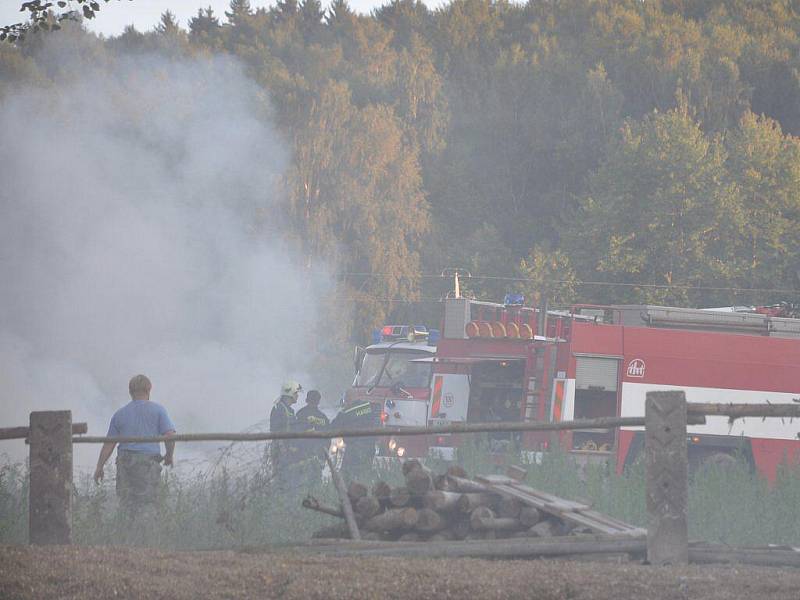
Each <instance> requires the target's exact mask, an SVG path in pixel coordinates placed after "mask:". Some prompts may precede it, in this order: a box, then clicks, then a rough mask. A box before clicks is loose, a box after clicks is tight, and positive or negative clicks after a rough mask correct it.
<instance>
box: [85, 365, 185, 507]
mask: <svg viewBox="0 0 800 600" xmlns="http://www.w3.org/2000/svg"><path fill="white" fill-rule="evenodd" d="M151 388H152V384H151V383H150V380H149V379H148V378H147V377H146V376H144V375H136V376H135V377H133V378H132V379H131V380H130V383H129V384H128V390H129V392H130V395H131V401H130V402H129V403H128V404H126V405H125V406H123V407H122V408H120V409H119V410H118V411H117V412H115V413H114V416H113V417H111V424H110V425H109V427H108V435H107V437H130V436H142V437H152V436H159V435H166V436H169V435H174V434H175V426H174V425H173V424H172V420H171V419H170V418H169V415H168V414H167V411H166V409H165V408H164V407H163V406H161V405H160V404H156V403H155V402H151V401H150V390H151ZM164 445H165V447H166V453H165V455H164V457H163V461H164V464H165V465H169V466H171V465H172V460H173V453H174V451H175V442H165V444H164ZM115 446H116V443H115V442H106V443H105V444H103V447H102V449H101V450H100V458H99V459H98V460H97V468H96V469H95V472H94V480H95V482H96V483H99V482H100V480H102V479H103V467H104V466H105V464H106V461H108V459H109V458H110V457H111V454H112V452H114V447H115ZM160 451H161V448H160V446H159V444H157V443H149V444H148V443H121V444H120V445H119V448H118V449H117V486H116V487H117V496H118V497H119V500H120V504H122V506H123V507H124V508H126V509H130V510H132V511H134V512H135V511H138V509H139V508H141V507H142V506H143V505H145V504H154V503H155V501H156V498H157V495H158V484H159V482H160V481H161V464H160V463H161V460H162V456H161V453H160Z"/></svg>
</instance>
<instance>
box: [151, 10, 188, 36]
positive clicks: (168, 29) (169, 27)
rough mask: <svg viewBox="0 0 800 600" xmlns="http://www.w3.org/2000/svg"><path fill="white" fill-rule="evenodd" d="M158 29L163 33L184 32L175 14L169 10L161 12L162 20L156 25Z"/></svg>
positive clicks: (177, 33) (176, 33) (174, 33)
mask: <svg viewBox="0 0 800 600" xmlns="http://www.w3.org/2000/svg"><path fill="white" fill-rule="evenodd" d="M156 31H157V32H158V33H160V34H162V35H179V34H180V33H182V32H183V30H182V29H181V27H180V25H178V21H177V20H176V19H175V15H174V14H173V13H172V12H171V11H169V10H167V11H165V12H163V13H162V14H161V21H159V23H158V25H156Z"/></svg>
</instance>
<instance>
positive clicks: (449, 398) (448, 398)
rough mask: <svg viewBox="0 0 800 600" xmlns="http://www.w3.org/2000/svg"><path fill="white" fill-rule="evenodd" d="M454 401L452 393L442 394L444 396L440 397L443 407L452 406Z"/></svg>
mask: <svg viewBox="0 0 800 600" xmlns="http://www.w3.org/2000/svg"><path fill="white" fill-rule="evenodd" d="M455 403H456V400H455V398H454V397H453V394H445V395H444V398H443V399H442V404H443V405H444V407H445V408H451V407H452V406H453V404H455Z"/></svg>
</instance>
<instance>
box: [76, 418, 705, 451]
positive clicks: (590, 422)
mask: <svg viewBox="0 0 800 600" xmlns="http://www.w3.org/2000/svg"><path fill="white" fill-rule="evenodd" d="M705 422H706V420H705V417H703V416H702V415H691V416H690V417H689V424H690V425H702V424H704V423H705ZM643 426H644V417H602V418H598V419H577V420H575V421H561V422H560V423H542V422H522V423H458V424H455V425H447V426H445V427H378V428H374V429H337V430H329V431H276V432H269V431H267V432H261V433H182V434H177V435H171V436H156V437H142V436H138V437H92V436H87V437H75V438H72V442H73V443H75V444H102V443H105V442H116V443H121V442H124V443H152V442H167V441H169V442H263V441H266V440H311V439H323V440H327V439H331V438H340V437H341V438H349V437H350V438H352V437H390V436H395V435H396V436H407V435H439V434H445V433H493V432H513V431H565V430H570V429H610V428H613V427H643Z"/></svg>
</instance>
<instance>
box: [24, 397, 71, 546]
mask: <svg viewBox="0 0 800 600" xmlns="http://www.w3.org/2000/svg"><path fill="white" fill-rule="evenodd" d="M28 440H29V442H30V489H29V492H28V496H29V498H28V507H29V515H28V537H29V541H30V543H31V544H71V543H72V411H69V410H59V411H45V412H32V413H31V420H30V429H29V433H28Z"/></svg>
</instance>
